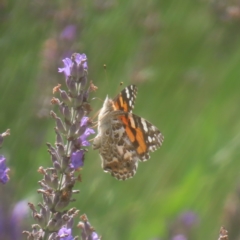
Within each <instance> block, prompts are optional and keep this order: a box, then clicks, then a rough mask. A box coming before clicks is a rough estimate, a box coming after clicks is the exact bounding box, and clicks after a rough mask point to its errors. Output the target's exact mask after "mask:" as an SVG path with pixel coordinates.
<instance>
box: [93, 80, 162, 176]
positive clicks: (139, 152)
mask: <svg viewBox="0 0 240 240" xmlns="http://www.w3.org/2000/svg"><path fill="white" fill-rule="evenodd" d="M136 95H137V87H136V86H135V85H130V86H128V87H126V88H124V89H123V90H122V91H121V92H120V94H118V95H117V96H116V97H115V98H114V99H113V100H112V99H110V98H108V97H107V98H106V99H105V101H104V104H103V107H102V108H101V110H100V112H99V115H98V134H97V136H96V137H95V138H94V140H93V148H94V149H99V153H100V156H101V158H102V168H103V170H104V171H106V172H110V173H111V175H112V176H113V177H115V178H117V179H118V180H126V179H128V178H131V177H133V176H134V175H135V173H136V170H137V167H138V161H146V160H148V159H149V158H150V156H149V151H152V152H153V151H155V150H156V149H157V148H159V147H160V146H161V145H162V142H163V139H164V137H163V135H162V134H161V132H160V131H159V130H158V129H157V128H156V127H155V126H153V125H152V124H151V123H150V122H148V121H147V120H145V119H144V118H141V117H138V116H137V115H135V114H133V113H132V109H133V108H134V102H135V99H136Z"/></svg>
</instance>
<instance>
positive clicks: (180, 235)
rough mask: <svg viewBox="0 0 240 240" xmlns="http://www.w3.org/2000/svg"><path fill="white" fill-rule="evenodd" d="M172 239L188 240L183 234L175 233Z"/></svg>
mask: <svg viewBox="0 0 240 240" xmlns="http://www.w3.org/2000/svg"><path fill="white" fill-rule="evenodd" d="M172 240H187V238H186V237H185V236H184V235H182V234H178V235H175V236H174V237H173V238H172Z"/></svg>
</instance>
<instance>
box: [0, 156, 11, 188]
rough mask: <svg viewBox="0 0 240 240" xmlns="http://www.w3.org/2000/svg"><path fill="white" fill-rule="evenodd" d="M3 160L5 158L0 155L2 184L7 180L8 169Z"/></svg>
mask: <svg viewBox="0 0 240 240" xmlns="http://www.w3.org/2000/svg"><path fill="white" fill-rule="evenodd" d="M5 162H6V158H5V157H4V156H2V155H0V182H1V183H3V184H5V183H6V182H7V181H8V180H9V177H8V175H7V173H8V172H9V170H10V169H9V168H7V166H6V164H5Z"/></svg>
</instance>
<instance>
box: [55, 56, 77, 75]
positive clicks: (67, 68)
mask: <svg viewBox="0 0 240 240" xmlns="http://www.w3.org/2000/svg"><path fill="white" fill-rule="evenodd" d="M62 61H63V63H64V68H58V72H64V74H65V76H66V77H70V76H71V69H72V66H73V62H72V60H71V59H70V58H65V59H63V60H62Z"/></svg>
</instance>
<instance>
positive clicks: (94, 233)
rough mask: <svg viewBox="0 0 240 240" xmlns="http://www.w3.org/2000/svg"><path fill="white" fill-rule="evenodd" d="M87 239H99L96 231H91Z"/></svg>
mask: <svg viewBox="0 0 240 240" xmlns="http://www.w3.org/2000/svg"><path fill="white" fill-rule="evenodd" d="M89 240H100V238H99V237H98V235H97V233H96V232H93V233H92V234H91V236H90V238H89Z"/></svg>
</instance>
